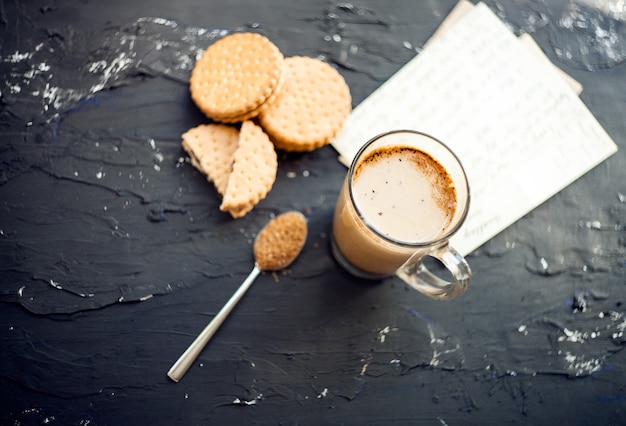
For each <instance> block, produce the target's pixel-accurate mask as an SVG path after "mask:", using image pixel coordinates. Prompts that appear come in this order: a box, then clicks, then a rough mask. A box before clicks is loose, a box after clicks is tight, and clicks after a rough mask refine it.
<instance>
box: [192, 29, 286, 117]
mask: <svg viewBox="0 0 626 426" xmlns="http://www.w3.org/2000/svg"><path fill="white" fill-rule="evenodd" d="M283 64H284V57H283V54H282V53H281V52H280V50H279V49H278V47H276V45H274V43H272V42H271V41H270V40H269V39H267V38H266V37H264V36H262V35H260V34H256V33H235V34H231V35H228V36H226V37H224V38H223V39H220V40H218V41H216V42H215V43H213V44H212V45H211V46H209V47H208V49H207V50H206V51H205V52H204V53H203V54H202V56H201V57H200V59H198V61H197V62H196V64H195V65H194V68H193V70H192V71H191V77H190V79H189V90H190V92H191V98H192V99H193V101H194V102H195V104H196V105H197V106H198V108H200V110H201V111H202V112H203V113H204V114H205V115H206V116H207V117H209V118H211V119H212V120H215V121H220V122H226V123H234V122H238V121H244V120H247V119H250V118H252V117H254V116H256V115H258V114H259V113H260V112H261V106H262V105H263V104H264V103H265V102H266V101H268V99H270V97H271V96H272V95H273V94H274V92H275V91H276V88H277V87H278V84H279V82H280V79H281V75H282V73H283Z"/></svg>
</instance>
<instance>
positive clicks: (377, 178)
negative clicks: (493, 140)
mask: <svg viewBox="0 0 626 426" xmlns="http://www.w3.org/2000/svg"><path fill="white" fill-rule="evenodd" d="M374 153H376V155H374ZM404 154H406V155H408V156H405V155H404ZM424 154H426V155H424ZM377 156H378V157H383V158H385V161H387V158H389V161H394V163H385V165H384V166H383V165H382V164H383V163H381V161H380V160H378V159H377V158H378V157H377ZM402 157H405V158H404V160H405V162H403V163H402V160H403V158H402ZM422 159H424V160H427V161H425V162H424V163H423V164H426V166H425V168H424V170H431V171H432V170H438V171H440V172H441V169H443V170H444V171H443V173H431V172H428V173H422V172H421V171H420V167H422V165H423V164H422ZM407 160H408V161H407ZM418 160H419V161H418ZM431 160H434V163H432V162H431ZM407 164H410V166H407ZM416 164H422V165H419V166H416ZM373 167H377V169H373ZM405 167H407V168H405ZM414 169H415V170H414ZM366 173H367V174H366ZM414 173H417V174H414ZM366 176H367V178H366ZM433 176H434V177H433ZM357 178H358V179H359V180H361V179H362V180H361V181H360V182H359V183H358V184H357V183H356V182H357ZM431 178H432V179H431ZM403 182H404V184H403ZM446 182H447V184H445V183H446ZM433 188H434V189H433ZM370 191H371V193H372V194H377V195H376V197H377V198H375V197H374V196H373V195H372V197H371V199H366V195H364V194H369V193H370ZM378 194H381V195H378ZM433 194H435V195H433ZM439 194H444V195H445V196H440V195H439ZM425 199H426V200H431V199H433V200H436V201H434V202H432V203H431V202H427V203H426V204H424V200H425ZM440 200H447V201H445V202H444V203H442V202H440ZM469 201H470V192H469V184H468V181H467V177H466V175H465V171H464V169H463V166H462V165H461V162H460V161H459V159H458V158H457V157H456V155H455V154H454V153H453V152H452V151H451V150H450V149H449V148H448V147H446V145H444V144H443V143H442V142H440V141H438V140H437V139H435V138H433V137H432V136H429V135H427V134H424V133H420V132H416V131H412V130H396V131H391V132H387V133H383V134H381V135H378V136H376V137H374V138H373V139H371V140H370V141H369V142H367V143H366V144H365V145H364V146H363V147H362V148H361V149H360V150H359V152H358V153H357V154H356V156H355V157H354V160H353V161H352V164H351V166H350V169H349V171H348V173H347V175H346V178H345V181H344V184H343V186H342V189H341V192H340V193H339V198H338V200H337V205H336V208H335V214H334V218H333V232H332V239H331V244H332V252H333V256H334V257H335V259H336V260H337V262H338V263H339V264H340V265H341V266H342V267H343V268H344V269H346V270H347V271H348V272H350V273H351V274H352V275H355V276H357V277H361V278H366V279H382V278H386V277H389V276H393V275H397V276H398V277H400V278H401V279H402V280H404V281H405V282H406V283H407V284H408V285H410V286H411V287H413V288H415V289H416V290H418V291H420V292H422V293H424V294H425V295H427V296H430V297H432V298H434V299H442V300H443V299H453V298H455V297H457V296H459V295H461V294H463V293H464V292H465V291H466V290H467V288H468V287H469V285H470V280H471V270H470V267H469V265H468V264H467V261H466V260H465V259H464V258H463V256H461V255H460V254H459V253H458V252H457V251H456V250H455V249H454V248H453V247H451V246H450V244H449V240H450V238H451V237H452V236H453V235H454V234H455V233H456V232H457V231H458V230H459V229H460V227H461V225H462V224H463V222H464V220H465V218H466V216H467V212H468V209H469ZM438 209H439V210H438ZM377 216H378V217H377ZM383 217H385V218H386V219H385V221H383V220H382V219H381V218H383ZM433 229H435V230H436V232H433V231H432V230H433ZM422 234H423V236H420V235H422ZM426 256H431V257H433V258H435V259H438V260H439V261H440V262H441V264H443V266H445V267H446V268H447V269H448V270H449V271H450V273H451V276H452V280H451V281H448V280H446V279H443V278H440V277H439V276H438V275H435V274H434V273H432V272H431V271H429V269H428V268H427V267H426V266H425V265H424V263H423V260H424V258H425V257H426Z"/></svg>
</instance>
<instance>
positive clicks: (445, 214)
mask: <svg viewBox="0 0 626 426" xmlns="http://www.w3.org/2000/svg"><path fill="white" fill-rule="evenodd" d="M352 196H353V198H354V202H355V204H356V207H357V209H358V210H359V211H360V212H361V214H362V216H363V217H364V218H365V219H366V220H367V222H369V223H370V225H371V226H372V227H373V228H375V229H376V230H377V231H378V232H379V233H380V234H382V235H384V236H386V237H388V238H390V239H393V240H397V241H400V242H408V243H423V242H428V241H432V240H435V239H437V237H439V236H441V235H443V234H444V233H445V231H446V229H447V228H448V227H449V226H450V222H451V220H452V217H453V216H454V211H455V209H456V190H455V188H454V183H453V182H452V179H451V178H450V176H449V175H448V173H447V172H446V170H445V169H444V168H443V167H442V166H441V164H439V163H438V162H437V161H436V160H435V159H434V158H432V156H430V155H429V154H427V153H425V152H423V151H420V150H418V149H416V148H413V147H408V146H406V147H403V146H398V147H390V148H379V149H377V150H375V151H373V152H370V153H369V154H368V155H367V156H366V157H365V158H363V159H362V160H361V162H360V163H358V165H357V167H356V169H355V172H354V177H353V186H352Z"/></svg>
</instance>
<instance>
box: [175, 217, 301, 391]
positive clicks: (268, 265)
mask: <svg viewBox="0 0 626 426" xmlns="http://www.w3.org/2000/svg"><path fill="white" fill-rule="evenodd" d="M306 237H307V222H306V218H305V217H304V215H303V214H302V213H300V212H296V211H290V212H286V213H283V214H281V215H279V216H277V217H275V218H274V219H272V220H271V221H269V222H268V223H267V225H265V227H264V228H263V229H262V230H261V232H259V235H257V237H256V239H255V240H254V246H253V251H254V268H253V269H252V272H250V275H248V277H247V278H246V279H245V280H244V282H243V283H242V284H241V286H239V288H238V289H237V291H236V292H235V293H234V294H233V295H232V296H231V298H230V299H229V300H228V302H226V304H225V305H224V307H222V309H221V310H220V311H219V312H218V313H217V315H216V316H215V317H214V318H213V319H212V320H211V322H210V323H209V324H208V325H207V326H206V327H205V328H204V330H202V332H201V333H200V334H199V335H198V337H196V340H194V341H193V343H191V345H189V347H188V348H187V350H186V351H185V352H183V354H182V355H181V356H180V358H178V360H177V361H176V362H175V363H174V365H173V366H172V368H170V370H169V371H168V372H167V376H168V377H169V378H170V379H172V380H173V381H175V382H178V381H179V380H180V379H182V378H183V376H184V375H185V373H186V372H187V370H188V369H189V367H191V364H193V362H194V361H195V359H196V358H197V357H198V355H199V354H200V352H201V351H202V349H204V347H205V346H206V344H207V343H208V342H209V340H210V339H211V337H213V335H214V334H215V332H216V331H217V329H218V328H219V327H220V326H221V325H222V323H223V322H224V320H226V318H227V317H228V315H229V314H230V312H231V311H232V310H233V308H234V307H235V305H237V303H238V302H239V300H241V298H242V297H243V295H244V294H245V293H246V291H248V289H249V288H250V286H251V285H252V283H253V282H254V279H255V278H256V277H257V276H258V275H259V274H260V273H261V271H278V270H281V269H284V268H286V267H287V266H289V265H290V264H291V263H292V262H293V261H294V260H295V259H296V258H297V257H298V255H299V254H300V251H301V250H302V247H303V246H304V243H305V241H306Z"/></svg>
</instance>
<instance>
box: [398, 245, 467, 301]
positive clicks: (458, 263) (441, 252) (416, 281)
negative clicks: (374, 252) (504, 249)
mask: <svg viewBox="0 0 626 426" xmlns="http://www.w3.org/2000/svg"><path fill="white" fill-rule="evenodd" d="M428 256H431V257H434V258H435V259H438V260H439V261H440V262H441V263H442V264H443V265H444V266H445V267H446V268H447V269H448V271H450V273H451V274H452V277H453V279H454V280H453V281H446V280H444V279H442V278H439V277H438V276H436V275H435V274H433V273H432V272H430V271H429V270H428V268H427V267H426V266H425V265H424V264H423V263H422V259H423V258H420V259H418V260H417V261H415V262H409V263H408V264H407V265H405V266H403V267H402V268H401V269H400V270H399V271H398V272H397V275H398V276H399V277H400V278H401V279H402V280H403V281H404V282H406V283H407V284H408V285H410V286H411V287H413V288H415V289H416V290H417V291H419V292H421V293H423V294H425V295H427V296H429V297H432V298H433V299H438V300H451V299H454V298H455V297H458V296H460V295H462V294H463V293H465V291H466V290H467V289H468V287H469V285H470V280H471V276H472V272H471V270H470V267H469V265H468V264H467V262H466V260H465V259H464V258H463V256H461V255H460V254H459V252H457V251H456V250H455V249H454V248H452V247H450V246H449V245H447V244H446V245H443V246H441V247H438V248H436V249H434V250H433V251H432V252H430V253H429V254H428Z"/></svg>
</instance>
